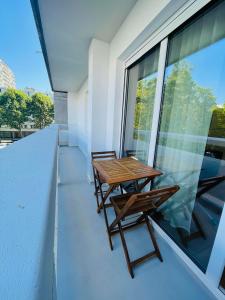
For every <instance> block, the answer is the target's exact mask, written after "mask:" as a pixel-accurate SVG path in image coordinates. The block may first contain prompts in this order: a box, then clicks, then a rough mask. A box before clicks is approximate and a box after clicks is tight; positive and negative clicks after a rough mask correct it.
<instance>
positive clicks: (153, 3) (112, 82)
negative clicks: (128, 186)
mask: <svg viewBox="0 0 225 300" xmlns="http://www.w3.org/2000/svg"><path fill="white" fill-rule="evenodd" d="M185 2H187V1H186V0H179V1H170V0H139V1H137V3H136V5H135V6H134V7H133V9H132V10H131V12H130V13H129V15H128V16H127V18H126V19H125V20H124V22H123V24H122V25H121V27H120V29H119V30H118V32H117V33H116V35H115V36H114V38H113V39H112V41H111V43H110V44H107V43H105V42H102V41H99V40H97V39H93V40H92V43H91V44H90V48H89V58H88V60H89V70H88V80H87V82H85V83H84V84H83V85H82V87H81V88H80V90H79V91H78V92H77V93H76V94H74V93H73V94H72V93H69V95H68V123H69V131H70V133H69V144H70V145H73V146H74V145H75V146H76V145H78V146H79V147H80V148H81V150H82V152H83V153H84V154H85V156H86V157H87V159H88V160H90V152H91V151H99V150H110V149H115V150H116V151H117V152H119V146H120V133H121V119H122V103H123V90H124V89H123V88H124V65H125V60H126V59H127V58H128V57H129V56H130V55H131V53H133V51H135V49H137V48H138V47H139V46H140V45H141V44H142V43H143V42H144V41H145V40H146V39H147V38H149V36H151V34H152V33H153V32H154V31H155V30H156V29H157V28H158V27H159V26H160V25H162V24H163V23H164V22H165V21H166V20H167V19H168V18H169V17H170V16H171V15H172V14H173V13H174V12H175V11H177V10H178V8H180V7H181V6H182V5H183V4H184V3H185ZM86 90H88V101H87V104H86V101H85V100H84V99H85V93H86ZM84 110H86V113H85V112H84ZM84 116H87V131H86V127H85V126H86V125H85V124H84V122H83V120H84V118H85V117H84Z"/></svg>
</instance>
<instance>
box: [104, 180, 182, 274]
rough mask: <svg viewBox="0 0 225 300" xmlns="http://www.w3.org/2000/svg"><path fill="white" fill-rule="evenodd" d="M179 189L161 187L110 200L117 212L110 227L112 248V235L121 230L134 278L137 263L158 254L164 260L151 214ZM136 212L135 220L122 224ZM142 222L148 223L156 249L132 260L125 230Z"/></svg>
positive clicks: (176, 187) (129, 266)
mask: <svg viewBox="0 0 225 300" xmlns="http://www.w3.org/2000/svg"><path fill="white" fill-rule="evenodd" d="M178 190H179V186H177V185H175V186H172V187H166V188H160V189H157V190H152V191H149V192H144V193H138V194H124V195H119V196H114V197H111V198H110V201H111V203H112V205H113V207H114V210H115V214H116V219H115V220H114V221H113V222H112V224H111V225H110V226H109V228H108V233H109V240H110V242H111V243H110V245H111V249H112V250H113V246H112V239H111V238H112V235H114V234H115V233H118V232H119V233H120V237H121V242H122V246H123V250H124V254H125V258H126V262H127V267H128V270H129V273H130V275H131V277H132V278H134V272H133V267H135V266H136V265H137V264H139V263H142V262H144V261H145V260H147V259H149V258H151V257H153V256H157V257H158V258H159V260H160V261H163V259H162V256H161V254H160V250H159V247H158V245H157V242H156V238H155V235H154V231H153V228H152V225H151V223H150V221H149V216H151V215H152V214H153V213H154V212H155V211H156V209H157V208H158V207H159V206H160V205H162V204H163V203H164V202H165V201H167V200H168V199H169V198H170V197H171V196H172V195H173V194H175V193H176V192H177V191H178ZM138 213H139V214H138ZM140 213H142V214H140ZM136 214H138V216H136V220H135V221H133V222H131V223H129V224H127V223H126V224H125V225H124V226H122V223H121V222H122V221H123V220H124V219H125V218H126V217H127V216H131V215H136ZM141 223H146V225H147V229H148V231H149V234H150V238H151V240H152V243H153V246H154V249H155V250H154V251H152V252H149V253H147V254H146V255H144V256H142V257H140V258H138V259H136V260H134V261H131V260H130V256H129V252H128V248H127V244H126V240H125V236H124V230H127V229H129V228H131V227H134V226H137V225H140V224H141Z"/></svg>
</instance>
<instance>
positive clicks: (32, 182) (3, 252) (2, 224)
mask: <svg viewBox="0 0 225 300" xmlns="http://www.w3.org/2000/svg"><path fill="white" fill-rule="evenodd" d="M57 148H58V127H57V126H52V127H49V128H46V129H44V130H41V131H39V132H37V133H35V134H32V135H30V136H28V137H26V138H24V139H22V140H20V141H18V142H16V143H14V144H12V145H10V146H9V147H7V148H4V149H1V150H0V182H1V185H0V186H1V187H0V237H1V242H0V257H1V278H0V299H7V300H11V299H13V300H14V299H17V300H26V299H27V300H31V299H52V298H53V292H54V286H55V279H54V252H53V248H54V227H55V195H56V179H57V176H56V175H57V174H56V173H57Z"/></svg>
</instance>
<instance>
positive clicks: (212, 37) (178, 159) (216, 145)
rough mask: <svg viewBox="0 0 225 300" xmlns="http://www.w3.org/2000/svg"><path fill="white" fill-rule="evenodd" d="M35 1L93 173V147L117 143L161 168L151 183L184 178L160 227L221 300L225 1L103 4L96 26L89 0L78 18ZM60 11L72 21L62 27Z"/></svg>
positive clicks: (73, 141)
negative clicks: (119, 5)
mask: <svg viewBox="0 0 225 300" xmlns="http://www.w3.org/2000/svg"><path fill="white" fill-rule="evenodd" d="M31 2H36V1H31ZM37 2H38V8H37V6H36V5H35V4H33V9H34V15H35V16H36V22H37V26H38V30H39V32H42V31H43V32H44V35H43V36H42V39H41V42H42V47H43V53H45V54H46V55H45V60H46V64H47V68H48V71H49V76H50V80H51V83H52V88H53V90H55V91H62V92H67V93H68V94H67V95H68V107H67V111H68V115H67V117H68V128H69V130H68V136H69V146H77V147H79V148H80V149H81V151H82V152H83V154H84V156H85V157H86V159H87V170H86V171H87V177H88V178H89V180H90V181H91V180H92V175H91V174H92V170H91V157H90V154H91V151H102V150H112V149H114V150H116V151H117V154H118V155H119V156H121V157H122V156H126V153H127V151H130V150H131V151H133V153H134V155H135V156H136V157H137V158H138V159H139V160H141V161H143V162H145V163H146V164H148V165H150V166H154V167H155V168H157V169H160V170H161V171H162V172H163V174H164V175H163V176H161V177H160V179H159V180H157V181H155V182H153V183H152V188H157V187H161V186H165V185H172V184H178V185H179V186H180V191H179V192H178V193H177V194H176V196H175V197H174V198H173V199H172V200H171V201H170V202H169V203H168V204H167V205H165V206H164V207H163V208H162V209H161V210H160V211H159V212H158V213H157V214H155V216H154V217H153V222H154V225H155V228H156V230H157V231H158V232H159V233H160V234H161V236H162V237H163V238H164V239H165V240H166V241H167V242H168V243H169V245H170V246H171V247H172V249H173V250H174V251H175V252H176V253H177V254H178V255H179V256H180V257H181V259H182V260H183V261H184V262H185V264H186V265H187V266H188V267H189V268H190V270H191V271H192V272H193V273H194V274H195V275H196V276H197V277H198V278H199V279H200V280H201V281H202V283H203V284H204V285H205V286H206V287H207V288H208V289H210V290H211V291H212V292H213V293H214V295H216V297H217V298H220V299H222V297H223V295H222V293H221V290H222V289H223V288H224V287H223V286H221V282H223V284H224V280H223V281H222V280H221V277H222V274H223V270H224V267H225V238H224V226H225V209H224V201H225V194H224V190H225V134H224V132H225V118H224V116H225V110H224V109H225V103H224V99H225V89H224V83H223V78H224V76H225V73H224V72H225V68H224V61H225V18H224V15H225V1H220V0H218V1H209V0H196V1H194V0H187V1H169V0H165V1H163V0H162V1H158V0H157V1H154V0H139V1H124V2H126V4H127V6H126V8H127V11H126V9H125V7H124V6H121V10H120V9H119V8H118V7H117V10H115V11H114V10H113V9H114V7H113V5H111V6H110V5H109V7H108V10H107V8H106V11H103V8H101V7H99V8H98V9H97V8H96V10H95V11H98V12H99V15H97V16H96V20H97V19H98V20H100V21H99V23H98V24H100V23H101V26H99V27H98V24H96V23H95V22H94V20H92V19H91V13H89V12H92V9H91V8H90V7H88V5H87V6H86V9H85V7H83V6H82V5H83V4H82V3H80V1H74V2H79V5H81V7H82V14H83V17H82V18H79V21H78V16H76V15H75V13H74V15H73V18H72V17H71V16H72V15H71V13H70V12H71V11H75V10H76V9H75V6H74V7H73V5H72V4H71V7H70V5H68V6H67V7H66V8H64V7H63V6H60V5H54V4H53V3H51V1H49V2H48V4H46V3H45V1H43V0H39V1H37ZM93 2H95V1H93ZM109 2H110V3H111V1H109ZM115 2H117V1H115ZM71 3H73V1H71ZM95 4H96V3H95ZM120 4H121V3H120ZM74 5H75V4H74ZM76 5H78V4H77V3H76ZM89 5H90V3H89ZM96 5H97V4H96ZM84 6H85V5H84ZM53 7H54V12H55V14H56V15H55V16H56V18H55V19H54V18H52V15H51V11H52V9H53ZM37 10H38V13H37ZM119 10H120V13H119V12H118V11H119ZM77 11H79V10H77ZM113 12H115V14H113ZM116 12H117V14H116ZM123 13H124V15H122V14H123ZM120 14H121V15H120ZM39 15H40V16H41V19H42V20H46V21H43V22H41V21H40V19H39V17H38V16H39ZM111 15H112V16H113V17H114V18H115V19H114V22H113V20H111V19H110V16H111ZM68 16H70V17H68ZM119 16H121V19H120V20H118V19H116V18H119ZM70 18H71V19H70ZM59 20H61V24H65V27H63V26H62V27H61V31H60V32H61V33H60V34H56V31H55V28H57V26H56V24H57V23H58V22H59ZM82 20H83V21H82ZM86 20H89V21H90V24H89V23H87V22H86ZM91 20H92V21H91ZM76 22H79V24H78V23H76ZM115 23H117V26H116V25H115ZM107 24H108V25H107ZM40 26H41V27H40ZM88 26H89V27H88ZM110 26H111V27H110ZM40 28H41V30H40ZM77 28H79V30H77ZM82 28H85V31H84V32H83V31H82ZM103 28H104V29H105V31H104V30H103ZM106 29H108V31H107V30H106ZM109 29H111V31H110V30H109ZM78 31H79V32H78ZM87 32H88V33H89V40H88V41H89V42H87V41H85V43H84V44H82V39H81V36H82V34H83V36H82V37H83V38H84V39H85V37H86V36H87ZM44 36H47V37H50V36H51V37H56V36H57V38H54V39H53V38H46V39H44ZM68 36H70V37H71V44H68ZM76 41H78V42H76ZM74 45H75V46H74ZM85 45H89V46H86V48H85ZM56 53H57V55H56ZM56 57H57V58H58V59H56ZM65 111H66V110H64V112H65ZM224 277H225V276H224Z"/></svg>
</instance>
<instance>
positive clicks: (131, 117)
mask: <svg viewBox="0 0 225 300" xmlns="http://www.w3.org/2000/svg"><path fill="white" fill-rule="evenodd" d="M158 59H159V47H156V48H155V49H153V51H151V52H150V53H148V54H147V55H146V56H145V57H144V58H142V59H141V60H139V61H138V62H137V63H135V65H133V66H131V67H130V68H129V69H128V89H127V103H126V118H125V130H124V143H123V156H130V155H132V156H135V157H136V158H138V159H139V160H141V161H142V162H144V163H147V162H148V152H149V143H150V132H151V126H152V114H153V106H154V99H155V89H156V80H157V69H158Z"/></svg>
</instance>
